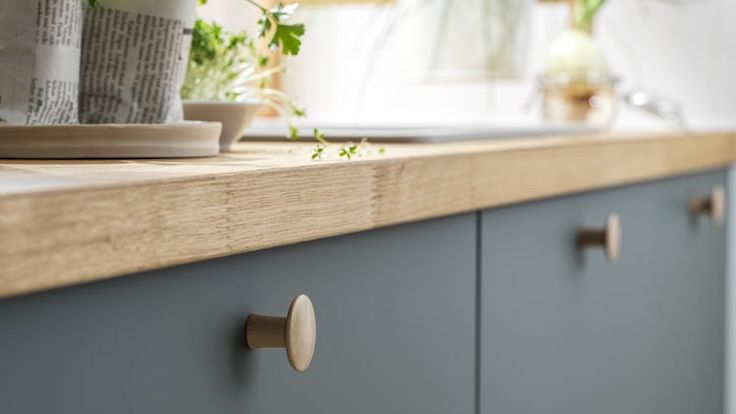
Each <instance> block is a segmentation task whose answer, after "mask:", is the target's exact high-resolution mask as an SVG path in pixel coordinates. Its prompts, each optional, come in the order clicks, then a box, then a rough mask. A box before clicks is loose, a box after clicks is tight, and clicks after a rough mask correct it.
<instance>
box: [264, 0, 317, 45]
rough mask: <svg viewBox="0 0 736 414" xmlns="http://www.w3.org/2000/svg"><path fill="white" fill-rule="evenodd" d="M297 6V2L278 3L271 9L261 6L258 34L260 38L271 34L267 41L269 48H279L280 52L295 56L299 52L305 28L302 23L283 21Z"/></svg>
mask: <svg viewBox="0 0 736 414" xmlns="http://www.w3.org/2000/svg"><path fill="white" fill-rule="evenodd" d="M297 7H298V5H297V4H289V5H286V6H284V5H283V4H278V5H277V6H276V7H274V8H272V9H271V10H267V9H265V8H262V7H261V10H262V11H263V15H262V16H261V18H260V19H258V24H259V26H260V31H259V33H258V36H259V37H261V38H268V36H271V38H270V40H269V41H268V47H269V49H271V50H278V49H279V48H280V49H281V53H283V54H284V55H292V56H296V55H298V54H299V50H300V49H301V46H302V40H301V38H302V36H304V33H306V28H305V27H304V25H303V24H302V23H296V24H285V23H284V21H286V20H288V19H289V18H290V17H291V16H292V15H293V14H294V12H295V11H296V9H297ZM274 26H275V27H274Z"/></svg>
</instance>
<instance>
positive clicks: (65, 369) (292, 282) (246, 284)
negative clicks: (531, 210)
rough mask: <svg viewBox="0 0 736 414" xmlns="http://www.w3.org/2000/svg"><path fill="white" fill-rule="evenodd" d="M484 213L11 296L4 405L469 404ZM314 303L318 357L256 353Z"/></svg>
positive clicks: (0, 311) (418, 407) (166, 408)
mask: <svg viewBox="0 0 736 414" xmlns="http://www.w3.org/2000/svg"><path fill="white" fill-rule="evenodd" d="M476 223H477V221H476V215H474V214H470V215H464V216H457V217H450V218H445V219H440V220H434V221H431V222H425V223H420V224H412V225H406V226H400V227H395V228H390V229H383V230H378V231H371V232H367V233H362V234H357V235H351V236H346V237H340V238H333V239H327V240H321V241H317V242H310V243H305V244H302V245H297V246H290V247H286V248H279V249H274V250H269V251H263V252H257V253H253V254H246V255H240V256H234V257H229V258H224V259H218V260H213V261H209V262H203V263H198V264H193V265H187V266H182V267H177V268H171V269H165V270H160V271H155V272H150V273H147V274H143V275H136V276H130V277H125V278H121V279H116V280H110V281H106V282H100V283H94V284H90V285H86V286H79V287H74V288H69V289H63V290H58V291H51V292H46V293H41V294H36V295H31V296H27V297H20V298H14V299H9V300H5V301H0V338H1V339H2V340H0V367H1V368H2V369H0V406H2V409H1V410H0V411H3V412H7V413H14V414H22V413H44V412H54V413H73V414H81V413H95V414H98V413H106V414H115V413H126V414H129V413H176V414H185V413H192V414H195V413H196V414H202V413H243V412H246V413H253V414H258V413H288V412H299V413H314V414H324V413H342V412H345V413H352V414H358V413H366V414H368V413H370V414H374V413H409V412H410V413H415V412H416V413H419V412H421V413H443V414H444V413H450V412H452V413H471V412H473V410H474V403H473V401H474V398H473V397H474V375H475V374H474V373H475V368H474V367H475V357H474V355H475V306H476V305H475V284H476V266H475V263H476V251H475V243H476ZM302 292H303V293H306V294H308V295H309V296H310V297H311V299H312V301H313V303H314V307H315V310H316V317H317V347H316V353H315V356H314V359H313V361H312V365H311V367H310V368H309V369H308V370H307V371H306V372H304V373H301V374H300V373H296V372H294V371H293V370H292V369H291V367H290V366H289V363H288V361H287V357H286V354H285V352H284V350H283V349H259V350H255V351H249V350H247V349H246V348H245V345H244V340H245V332H244V324H245V319H246V316H247V315H249V314H250V313H252V312H255V313H261V314H272V315H284V314H285V313H286V311H287V307H288V305H289V302H290V300H291V299H292V298H293V297H294V295H296V294H298V293H302Z"/></svg>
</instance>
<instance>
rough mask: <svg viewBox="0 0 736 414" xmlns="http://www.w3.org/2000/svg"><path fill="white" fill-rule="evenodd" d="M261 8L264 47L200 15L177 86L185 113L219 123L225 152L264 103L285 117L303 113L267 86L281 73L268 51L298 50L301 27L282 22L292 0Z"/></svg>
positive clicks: (292, 130)
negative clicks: (182, 76) (182, 81)
mask: <svg viewBox="0 0 736 414" xmlns="http://www.w3.org/2000/svg"><path fill="white" fill-rule="evenodd" d="M259 7H260V6H259ZM262 10H263V11H264V13H265V14H264V16H263V17H262V18H261V20H260V21H259V22H260V25H261V32H260V34H259V37H260V38H262V39H265V40H266V41H267V43H268V45H267V48H259V47H258V45H257V39H254V38H252V37H250V36H249V35H248V34H247V33H246V32H239V33H229V32H228V31H226V30H225V29H224V28H223V27H222V26H220V25H219V24H217V23H214V22H206V21H204V20H202V19H200V18H197V19H196V20H195V23H194V30H193V33H192V46H191V52H190V55H189V62H188V65H187V72H186V76H185V78H184V84H183V86H182V90H181V94H182V97H183V98H184V99H185V102H184V113H185V118H186V119H190V120H201V121H218V122H221V123H222V125H223V130H222V135H221V137H220V147H221V149H222V150H225V151H228V150H230V148H231V146H232V144H234V143H235V142H236V141H237V140H238V139H239V138H240V137H242V136H243V133H244V131H245V129H246V128H247V127H248V126H249V124H250V123H251V122H252V120H253V118H254V117H255V115H256V113H257V112H258V110H259V109H260V108H261V107H262V106H264V105H266V106H269V107H271V108H273V109H274V110H275V111H276V112H277V113H278V114H280V115H282V116H284V117H286V118H290V117H301V116H304V115H305V111H304V109H302V108H300V107H298V106H297V105H296V103H295V102H294V101H293V100H291V99H290V98H289V97H288V96H287V95H286V94H284V93H283V92H281V91H279V90H276V89H273V88H270V87H269V80H270V79H271V77H272V76H273V75H275V74H278V73H281V72H283V66H281V65H272V64H271V63H270V62H271V56H272V55H271V53H272V52H274V51H277V50H279V51H282V53H283V54H287V55H296V54H298V53H299V49H300V44H301V41H300V36H302V35H303V34H304V26H303V25H301V24H296V25H287V24H285V23H284V21H285V20H286V19H288V17H290V16H291V15H292V14H293V12H294V11H295V10H296V5H290V6H277V7H276V8H274V9H272V10H265V9H262ZM272 19H278V20H277V21H274V20H272ZM284 28H286V29H284ZM279 30H281V32H280V31H279ZM284 30H285V31H286V32H285V33H286V34H284ZM289 130H290V133H289V134H290V135H293V136H294V137H295V136H296V135H297V130H296V128H295V127H293V126H290V128H289Z"/></svg>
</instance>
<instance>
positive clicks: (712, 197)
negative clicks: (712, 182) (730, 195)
mask: <svg viewBox="0 0 736 414" xmlns="http://www.w3.org/2000/svg"><path fill="white" fill-rule="evenodd" d="M690 212H691V213H692V214H693V215H694V216H696V217H697V216H699V215H701V214H705V215H708V216H710V219H711V221H713V223H714V224H716V225H721V224H723V221H724V219H725V217H726V190H725V189H724V188H723V186H722V185H717V186H715V187H713V189H712V190H711V191H710V194H708V195H707V196H705V197H694V198H691V199H690Z"/></svg>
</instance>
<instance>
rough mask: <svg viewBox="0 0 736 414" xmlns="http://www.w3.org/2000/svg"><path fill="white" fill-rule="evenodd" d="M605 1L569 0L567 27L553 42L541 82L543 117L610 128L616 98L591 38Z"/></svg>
mask: <svg viewBox="0 0 736 414" xmlns="http://www.w3.org/2000/svg"><path fill="white" fill-rule="evenodd" d="M605 3H606V0H571V6H572V13H571V15H572V18H571V21H570V27H569V28H568V29H566V30H565V31H564V32H562V33H561V34H560V35H559V36H558V37H557V38H556V40H555V41H554V42H553V44H552V47H551V48H550V51H549V54H548V57H547V68H546V72H545V73H544V75H543V76H542V77H541V79H540V83H541V85H540V86H541V91H542V95H543V104H542V105H543V108H542V111H543V115H544V117H545V119H546V120H548V121H551V122H561V123H587V124H591V125H595V126H609V125H610V123H611V122H612V120H613V115H614V114H615V110H616V104H617V99H616V96H615V91H614V86H615V79H614V77H613V76H612V75H611V71H610V68H609V66H608V61H607V60H606V57H605V55H604V53H603V51H602V50H601V48H600V46H599V45H598V43H597V42H596V40H595V38H594V36H593V22H594V20H595V16H596V15H597V14H598V13H599V12H600V10H601V9H602V7H603V6H604V4H605Z"/></svg>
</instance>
